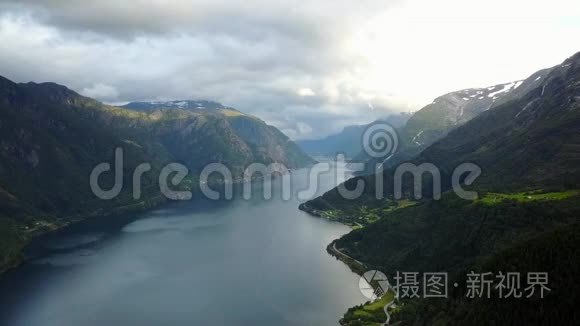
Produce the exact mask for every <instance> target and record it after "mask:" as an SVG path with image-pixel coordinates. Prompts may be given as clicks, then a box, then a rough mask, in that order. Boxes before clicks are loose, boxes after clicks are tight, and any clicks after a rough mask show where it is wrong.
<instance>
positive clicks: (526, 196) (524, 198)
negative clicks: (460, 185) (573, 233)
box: [478, 190, 580, 205]
mask: <svg viewBox="0 0 580 326" xmlns="http://www.w3.org/2000/svg"><path fill="white" fill-rule="evenodd" d="M578 195H580V190H567V191H560V192H543V191H542V190H535V191H529V192H518V193H511V194H503V193H494V192H490V193H486V194H485V195H483V197H482V198H480V199H478V201H479V202H481V203H484V204H489V205H493V204H496V203H498V202H501V201H504V200H511V201H517V202H530V201H539V200H563V199H567V198H570V197H573V196H578Z"/></svg>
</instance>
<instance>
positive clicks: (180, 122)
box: [0, 77, 314, 270]
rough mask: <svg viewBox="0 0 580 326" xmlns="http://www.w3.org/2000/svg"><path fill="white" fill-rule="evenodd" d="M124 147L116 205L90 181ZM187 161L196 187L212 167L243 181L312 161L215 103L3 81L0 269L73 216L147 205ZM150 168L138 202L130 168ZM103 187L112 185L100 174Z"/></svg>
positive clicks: (262, 126)
mask: <svg viewBox="0 0 580 326" xmlns="http://www.w3.org/2000/svg"><path fill="white" fill-rule="evenodd" d="M117 147H120V148H122V149H123V150H124V157H125V160H124V167H123V170H124V171H125V172H126V173H124V184H125V187H124V188H123V191H122V192H121V194H120V195H119V196H118V197H117V198H115V199H113V200H99V199H97V198H96V197H95V196H94V195H93V194H92V192H91V189H90V186H89V175H90V173H91V171H92V169H93V168H94V167H95V166H96V165H97V164H99V163H103V162H110V163H113V162H114V152H115V148H117ZM170 162H178V163H181V164H184V165H185V166H186V167H187V168H188V169H189V171H190V176H189V177H188V179H187V180H186V181H184V182H183V184H184V185H183V187H194V185H195V184H196V181H197V178H198V176H199V173H200V172H201V170H202V169H203V167H204V166H205V165H206V164H208V163H213V162H219V163H223V164H224V165H226V166H228V167H229V168H230V169H231V171H232V173H233V177H234V178H235V179H237V180H240V179H241V178H242V174H243V170H244V169H245V168H246V167H247V166H248V165H249V164H251V163H256V162H257V163H264V164H269V163H274V162H275V163H281V164H284V165H285V166H286V167H287V168H290V169H292V168H299V167H304V166H306V165H308V164H312V163H314V160H312V159H311V158H310V157H309V156H308V155H306V154H305V153H304V152H302V150H300V148H299V147H298V146H296V144H294V143H293V142H292V141H291V140H290V139H289V138H288V137H287V136H286V135H284V134H283V133H282V132H280V131H279V130H278V129H276V128H275V127H273V126H269V125H267V124H266V123H265V122H264V121H262V120H260V119H258V118H256V117H253V116H251V115H247V114H244V113H242V112H240V111H237V110H235V109H233V108H229V107H225V106H223V105H221V104H219V103H215V102H209V101H171V102H136V103H129V104H128V105H126V106H124V107H115V106H109V105H105V104H103V103H100V102H98V101H96V100H93V99H91V98H87V97H83V96H81V95H79V94H77V93H76V92H74V91H72V90H70V89H68V88H66V87H65V86H61V85H57V84H54V83H42V84H37V83H22V84H18V83H14V82H12V81H10V80H8V79H6V78H2V77H0V270H2V269H3V268H5V267H6V266H8V265H9V264H10V262H12V261H13V260H14V259H15V257H18V255H19V253H20V251H19V248H21V246H22V244H23V243H24V241H25V240H26V239H27V238H28V235H29V234H31V233H33V231H34V230H37V229H39V228H50V227H54V226H56V225H58V224H62V223H66V221H67V220H68V219H71V218H72V219H76V218H83V217H86V216H90V215H106V214H112V213H120V212H123V211H126V210H136V209H142V208H146V207H150V206H152V205H154V204H156V203H158V202H159V201H162V200H163V197H162V196H161V195H160V193H159V186H158V179H157V176H158V175H159V171H160V169H161V168H162V167H163V166H164V165H165V164H167V163H170ZM141 163H150V164H151V166H152V171H150V172H149V173H146V174H145V175H144V176H143V187H142V188H143V196H142V198H141V199H139V200H135V199H133V197H132V195H131V194H132V189H131V187H130V185H131V184H132V179H131V177H132V171H134V169H135V167H136V166H137V165H139V164H141ZM101 182H102V184H103V187H104V188H107V185H111V184H112V182H113V175H112V173H105V174H103V180H102V181H101Z"/></svg>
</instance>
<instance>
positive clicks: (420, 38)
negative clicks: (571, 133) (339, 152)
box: [0, 0, 580, 139]
mask: <svg viewBox="0 0 580 326" xmlns="http://www.w3.org/2000/svg"><path fill="white" fill-rule="evenodd" d="M473 6H474V4H466V2H464V1H456V0H443V1H440V2H437V3H432V2H429V1H414V0H407V1H403V0H400V1H399V0H397V1H389V2H386V1H383V0H361V1H356V2H353V1H347V0H332V1H331V0H320V1H311V2H302V3H297V2H296V1H290V0H281V1H276V2H272V1H265V0H264V1H243V2H242V1H239V2H237V1H225V0H196V1H186V0H175V1H171V2H167V1H162V0H147V1H146V0H133V1H114V0H100V1H96V0H86V1H65V0H43V1H39V0H18V1H16V0H0V13H1V14H0V44H2V45H0V46H1V47H2V49H1V51H0V67H2V69H3V70H2V71H0V74H2V75H4V76H6V77H8V78H11V79H13V80H15V81H19V82H26V81H30V80H33V81H55V82H58V83H61V84H64V85H66V86H68V87H70V88H72V89H75V90H77V91H79V92H81V93H83V94H85V95H87V96H91V97H95V98H97V99H99V100H102V101H107V102H123V101H133V100H158V99H159V100H162V99H210V100H216V101H220V102H222V103H224V104H226V105H230V106H233V107H236V108H238V109H240V110H242V111H244V112H247V113H250V114H254V115H257V116H258V117H260V118H262V119H263V120H265V121H267V122H268V123H271V124H273V125H275V126H277V127H279V128H280V129H281V130H284V131H286V132H287V133H288V134H289V136H291V137H292V138H295V139H300V138H320V137H322V136H324V135H326V134H328V133H332V132H336V131H338V130H340V129H341V128H342V127H343V126H345V125H347V124H354V123H365V122H370V121H372V120H374V119H376V118H380V117H384V116H385V115H387V114H389V113H390V112H399V111H409V110H416V109H418V108H420V107H421V106H422V105H425V104H427V103H429V102H430V101H432V99H433V98H434V97H437V96H438V95H441V94H442V93H446V92H449V91H453V90H456V89H460V88H467V87H476V86H486V85H488V84H496V83H501V82H506V81H511V80H515V79H521V78H524V77H526V75H528V74H530V73H532V72H533V71H535V70H537V69H540V68H543V67H546V66H550V65H554V64H557V63H559V62H560V61H562V60H563V59H564V58H565V57H567V56H569V55H571V54H572V53H573V52H575V51H577V50H579V49H577V48H576V49H575V48H574V47H575V46H577V45H576V44H574V42H570V41H569V40H570V39H577V38H578V36H580V23H578V22H579V21H580V13H579V10H578V7H579V5H578V4H577V3H576V2H574V1H568V0H555V1H553V2H550V3H548V4H546V3H543V2H542V3H540V2H535V1H532V2H530V1H526V2H524V1H514V3H513V4H512V3H511V2H510V3H509V4H506V3H505V2H504V1H499V0H491V1H489V2H486V3H481V4H477V5H476V7H473ZM560 8H566V10H565V11H562V10H560ZM337 17H340V19H338V18H337ZM555 36H557V37H555ZM47 63H49V64H47ZM373 108H374V109H373ZM306 126H316V128H311V127H306Z"/></svg>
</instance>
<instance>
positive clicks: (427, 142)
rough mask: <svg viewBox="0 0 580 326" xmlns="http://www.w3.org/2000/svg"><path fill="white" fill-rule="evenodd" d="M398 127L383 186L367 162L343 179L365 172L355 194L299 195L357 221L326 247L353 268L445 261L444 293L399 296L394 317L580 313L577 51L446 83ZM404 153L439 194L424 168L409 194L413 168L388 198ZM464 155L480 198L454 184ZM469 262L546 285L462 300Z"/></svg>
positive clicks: (358, 319) (356, 314)
mask: <svg viewBox="0 0 580 326" xmlns="http://www.w3.org/2000/svg"><path fill="white" fill-rule="evenodd" d="M401 134H402V136H401V137H402V142H403V146H402V151H401V152H399V153H397V154H396V155H394V156H392V157H390V158H389V159H388V160H387V162H386V163H385V165H384V169H383V171H382V172H383V174H382V176H380V178H382V184H383V185H384V188H383V189H384V192H385V194H386V195H387V197H386V198H383V199H377V198H376V191H375V189H376V188H375V185H376V183H375V180H376V178H377V176H376V175H374V174H373V175H367V176H358V177H355V178H352V179H350V180H348V181H346V182H345V185H344V186H346V188H348V189H354V188H355V186H356V184H357V183H358V182H359V180H362V181H364V182H365V184H366V185H367V187H366V189H365V193H364V194H363V196H361V197H359V198H356V199H352V200H348V199H345V198H343V197H342V196H341V195H340V193H339V191H338V189H333V190H331V191H329V192H327V193H325V194H324V195H323V196H321V197H319V198H316V199H314V200H311V201H308V202H306V203H304V204H302V205H301V206H300V208H301V209H303V210H305V211H308V212H311V213H312V214H314V215H317V216H321V217H324V218H328V219H330V220H337V221H341V222H344V223H347V224H351V225H354V226H356V227H358V228H359V229H357V230H355V231H352V232H351V233H349V234H347V235H345V236H344V237H342V238H341V239H339V240H336V241H335V242H333V243H332V244H331V245H329V247H328V250H329V252H331V253H332V254H334V255H336V256H337V257H338V258H339V259H342V260H344V261H345V262H346V263H348V264H349V265H350V266H351V267H352V268H353V269H354V270H357V271H358V272H360V273H362V272H364V270H369V269H379V270H383V271H385V272H387V273H389V274H390V276H393V275H392V274H394V271H416V272H432V271H445V272H448V273H449V275H450V281H449V284H453V283H457V286H456V288H455V289H450V291H451V292H450V295H449V298H448V299H442V300H440V301H437V300H420V299H415V300H406V301H404V304H403V305H402V306H399V307H400V308H399V309H398V310H397V311H395V312H393V319H392V321H394V322H399V323H400V324H402V325H414V324H420V325H431V324H441V325H450V324H452V325H488V324H490V323H494V324H505V325H515V324H527V325H532V324H568V323H569V322H570V320H572V319H574V318H576V319H577V318H578V317H579V315H578V313H577V309H576V307H577V303H578V300H579V298H578V295H577V293H579V292H580V288H579V286H578V282H576V281H575V278H574V276H572V275H576V274H577V273H579V272H580V266H579V264H578V263H577V261H576V260H574V259H573V258H571V257H575V256H577V255H578V254H580V241H579V233H578V230H579V225H580V219H579V217H580V204H579V203H580V53H577V54H575V55H574V56H572V57H570V58H568V59H567V60H565V61H564V62H563V63H562V64H560V65H557V66H555V67H552V68H549V69H544V70H541V71H538V72H536V73H534V74H532V75H531V76H530V77H528V78H526V79H525V80H522V81H518V82H514V83H509V84H503V85H498V86H494V87H489V88H484V89H469V90H463V91H459V92H453V93H449V94H446V95H443V96H441V97H439V98H438V99H436V100H435V101H434V102H433V103H432V104H430V105H428V106H426V107H425V108H423V109H422V110H420V111H418V112H417V113H415V115H414V116H413V117H411V119H409V121H408V123H407V125H406V126H405V127H404V128H403V129H402V131H401ZM403 161H408V162H411V163H414V164H417V165H418V164H422V163H431V164H434V165H435V166H436V167H438V168H439V170H440V172H441V175H442V177H441V180H442V184H443V185H442V187H443V188H442V189H443V191H444V192H443V196H442V198H441V200H433V199H430V198H431V196H432V186H433V179H432V178H430V177H429V175H428V174H427V177H425V178H424V182H423V183H422V185H421V186H422V189H423V194H424V196H426V198H425V197H424V198H423V199H421V200H417V199H415V198H414V197H413V196H412V195H411V194H412V190H413V187H414V185H415V180H413V179H412V176H410V175H407V176H406V177H405V178H403V182H402V183H403V193H404V194H405V196H404V198H403V199H402V200H395V199H394V198H393V184H394V177H393V176H394V171H395V168H396V167H397V166H398V163H401V162H403ZM465 162H469V163H474V164H477V165H478V166H479V167H480V168H481V171H482V174H481V176H480V177H479V178H478V179H476V181H475V183H473V184H471V185H470V186H469V187H468V188H469V189H470V190H476V191H478V193H479V197H478V198H477V199H473V200H465V199H461V198H459V197H457V196H456V195H455V194H454V193H453V192H452V191H451V190H450V188H451V184H450V180H451V174H452V172H453V170H454V169H455V167H456V166H458V165H459V164H461V163H465ZM361 226H362V227H361ZM345 257H348V259H347V258H345ZM357 262H359V263H357ZM360 262H362V264H363V265H361V263H360ZM469 271H479V272H493V273H497V272H498V271H515V272H521V273H522V275H525V273H526V272H531V271H545V272H547V273H548V274H549V276H550V288H551V292H550V294H549V295H548V296H547V297H546V298H544V299H539V298H538V297H537V296H535V297H533V298H531V299H526V300H521V301H519V300H507V301H506V300H503V299H497V298H496V297H494V295H497V293H494V294H493V295H492V298H491V299H487V298H485V297H484V298H478V299H473V300H469V299H466V298H465V296H466V287H465V284H466V276H465V275H466V274H467V273H468V272H469ZM522 285H523V286H525V280H524V279H522ZM571 293H572V294H571ZM373 309H375V310H376V311H377V312H375V310H373ZM381 314H382V315H381ZM380 316H383V317H382V318H384V314H383V313H382V307H381V308H380V309H376V307H374V306H371V305H363V306H358V307H354V308H352V309H350V310H349V311H348V312H347V313H346V314H345V316H344V318H343V320H342V321H341V324H343V325H372V324H374V323H376V322H378V321H380V320H381V319H380V318H381V317H380ZM571 318H572V319H571ZM383 320H384V319H383Z"/></svg>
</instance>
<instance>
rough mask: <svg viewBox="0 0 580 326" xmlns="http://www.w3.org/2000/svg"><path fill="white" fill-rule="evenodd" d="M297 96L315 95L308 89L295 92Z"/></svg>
mask: <svg viewBox="0 0 580 326" xmlns="http://www.w3.org/2000/svg"><path fill="white" fill-rule="evenodd" d="M296 93H297V94H298V95H300V96H314V95H316V94H314V91H313V90H311V89H310V88H307V87H306V88H300V89H299V90H298V91H297V92H296Z"/></svg>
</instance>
